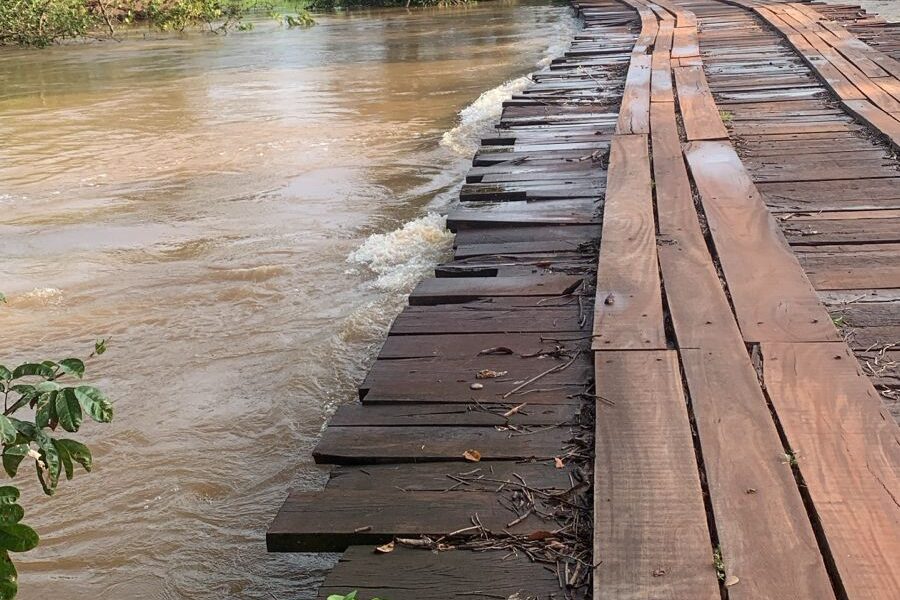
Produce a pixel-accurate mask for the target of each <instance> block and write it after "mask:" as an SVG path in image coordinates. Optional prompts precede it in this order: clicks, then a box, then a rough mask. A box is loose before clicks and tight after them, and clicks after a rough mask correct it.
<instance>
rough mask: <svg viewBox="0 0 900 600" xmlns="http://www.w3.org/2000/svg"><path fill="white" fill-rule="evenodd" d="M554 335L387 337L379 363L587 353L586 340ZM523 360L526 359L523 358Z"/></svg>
mask: <svg viewBox="0 0 900 600" xmlns="http://www.w3.org/2000/svg"><path fill="white" fill-rule="evenodd" d="M561 337H571V336H559V335H558V334H556V333H548V332H541V333H504V334H481V333H475V332H473V333H460V334H450V335H446V334H436V335H408V336H389V337H388V338H387V339H386V340H385V342H384V345H383V346H382V347H381V351H380V352H379V353H378V359H379V360H385V359H392V358H429V357H431V358H441V359H462V358H471V359H476V360H478V361H480V362H485V361H486V362H490V361H491V360H492V359H493V357H496V356H509V357H516V358H517V359H518V360H529V359H530V358H537V357H539V356H540V355H541V354H544V355H547V354H554V353H559V350H561V349H562V350H566V351H568V352H571V351H572V350H574V349H583V350H587V348H588V346H589V345H590V341H589V340H587V339H580V340H579V339H576V340H565V341H560V340H559V338H561ZM526 357H527V358H526Z"/></svg>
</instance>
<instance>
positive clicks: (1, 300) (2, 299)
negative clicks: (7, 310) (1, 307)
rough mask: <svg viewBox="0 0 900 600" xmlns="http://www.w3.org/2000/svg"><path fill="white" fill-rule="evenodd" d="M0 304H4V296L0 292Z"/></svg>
mask: <svg viewBox="0 0 900 600" xmlns="http://www.w3.org/2000/svg"><path fill="white" fill-rule="evenodd" d="M0 302H2V303H3V304H6V295H5V294H3V293H2V292H0Z"/></svg>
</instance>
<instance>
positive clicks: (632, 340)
mask: <svg viewBox="0 0 900 600" xmlns="http://www.w3.org/2000/svg"><path fill="white" fill-rule="evenodd" d="M576 9H577V10H578V12H579V14H580V16H581V17H582V18H583V20H584V28H583V30H581V31H580V32H578V33H577V34H576V36H575V39H574V41H573V43H572V46H571V48H570V50H569V51H568V52H567V53H566V54H565V56H563V57H560V58H558V59H556V60H555V61H554V62H553V64H551V65H550V66H549V68H547V69H545V70H543V71H541V72H538V73H535V74H534V76H533V80H534V82H533V83H532V84H531V85H530V86H529V87H528V88H527V89H526V90H524V91H523V92H522V93H521V94H518V95H516V96H514V97H513V98H512V99H511V100H510V101H508V102H506V104H505V109H504V112H503V116H502V118H501V120H500V123H499V124H498V127H497V129H496V134H495V135H493V136H492V137H490V138H487V139H485V140H483V143H482V147H481V149H480V150H479V152H478V154H477V155H476V156H475V159H474V166H473V167H472V169H471V171H470V172H469V174H468V177H467V180H466V184H465V185H464V186H463V189H462V192H461V202H460V204H459V206H458V207H457V208H456V209H454V210H453V211H452V212H451V213H450V215H449V217H448V225H449V227H450V228H451V229H453V230H454V231H455V232H456V245H455V251H454V257H453V260H452V261H450V262H448V263H446V264H443V265H441V266H440V267H438V269H437V270H436V273H435V278H433V279H428V280H425V281H423V282H422V283H421V284H420V285H419V286H418V287H417V288H416V289H415V291H414V292H413V293H412V295H411V296H410V299H409V307H408V308H406V310H404V311H403V313H402V314H401V315H400V316H399V317H398V318H397V320H396V322H395V323H394V325H393V327H392V329H391V331H390V335H389V336H388V338H387V340H386V342H385V344H384V347H383V348H382V350H381V353H380V355H379V357H378V359H377V361H376V362H375V364H374V365H373V367H372V369H371V371H370V372H369V374H368V376H367V377H366V380H365V381H364V382H363V384H362V385H361V386H360V400H361V402H359V403H353V404H347V405H344V406H341V407H340V409H339V410H338V411H337V412H336V414H335V415H334V417H333V418H332V420H331V423H330V425H329V427H328V428H327V430H326V431H325V432H324V434H323V436H322V439H321V441H320V443H319V445H318V447H317V448H316V451H315V458H316V460H317V462H320V463H325V464H330V465H334V467H333V470H332V471H331V476H330V479H329V481H328V484H327V486H326V487H325V489H324V490H322V491H313V492H309V491H296V492H294V493H292V494H291V495H290V497H289V498H288V499H287V501H286V502H285V504H284V506H283V507H282V508H281V510H280V511H279V513H278V515H277V517H276V518H275V521H274V522H273V524H272V525H271V528H270V530H269V532H268V535H267V541H268V546H269V549H270V550H272V551H282V552H332V551H338V552H344V554H343V557H342V558H341V560H340V562H339V563H338V565H337V566H336V568H335V569H334V570H333V571H332V572H331V574H330V575H329V576H328V578H327V580H326V581H325V584H324V585H323V587H322V589H321V590H320V591H319V598H325V597H327V596H328V595H329V594H335V593H341V594H345V593H347V592H349V591H351V590H355V589H356V590H359V591H360V593H359V597H360V598H361V599H362V600H369V599H370V598H373V597H381V598H385V599H387V600H446V599H451V598H452V599H473V598H499V599H506V600H515V599H517V600H525V599H528V598H534V599H545V598H556V599H563V598H588V597H592V598H595V599H597V600H606V599H609V600H627V599H663V598H665V599H672V600H720V599H723V598H727V599H730V600H743V599H747V600H827V599H834V600H897V599H898V598H900V504H898V502H900V476H898V468H900V445H898V444H900V430H898V426H897V422H896V418H897V417H898V416H900V410H898V408H900V402H898V399H900V396H898V393H900V372H898V363H900V172H898V166H900V162H898V160H897V157H896V155H895V154H894V150H895V149H896V148H897V147H898V145H900V62H898V61H897V57H900V28H897V27H894V28H891V27H889V26H887V25H886V24H884V23H883V22H881V21H879V20H878V19H876V18H874V17H871V16H869V15H866V14H865V13H864V12H863V11H861V10H859V9H856V8H854V7H849V6H842V7H829V6H824V5H817V4H805V3H799V2H776V1H774V0H770V1H764V0H653V1H651V0H621V1H619V0H584V1H580V2H577V3H576Z"/></svg>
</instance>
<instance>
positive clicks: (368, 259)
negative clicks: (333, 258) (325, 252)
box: [347, 213, 453, 291]
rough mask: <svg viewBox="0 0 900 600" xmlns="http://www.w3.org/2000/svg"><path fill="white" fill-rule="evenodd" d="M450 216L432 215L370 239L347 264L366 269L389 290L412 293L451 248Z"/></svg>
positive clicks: (376, 283) (348, 259) (377, 284)
mask: <svg viewBox="0 0 900 600" xmlns="http://www.w3.org/2000/svg"><path fill="white" fill-rule="evenodd" d="M452 242H453V234H452V233H450V232H449V231H447V217H444V216H441V215H438V214H435V213H429V214H427V215H425V216H424V217H420V218H418V219H415V220H414V221H410V222H408V223H406V224H405V225H403V227H401V228H399V229H395V230H394V231H391V232H388V233H380V234H375V235H372V236H369V238H368V239H366V241H365V242H363V244H362V246H360V247H359V248H358V249H357V250H355V251H354V252H353V253H351V254H350V256H349V257H348V258H347V262H349V263H350V264H352V265H356V266H361V267H365V268H366V269H368V270H369V271H371V272H372V273H375V274H376V275H377V276H378V278H377V280H376V281H375V285H376V286H377V287H379V288H381V289H386V290H401V291H409V290H410V289H411V288H412V287H413V286H414V285H415V284H416V282H418V281H419V280H420V279H421V278H422V277H424V276H425V275H427V274H428V273H429V271H431V269H433V268H434V265H435V264H436V263H437V262H438V261H439V260H440V259H441V257H442V256H443V255H444V254H445V253H446V252H447V251H448V250H449V249H450V245H451V243H452Z"/></svg>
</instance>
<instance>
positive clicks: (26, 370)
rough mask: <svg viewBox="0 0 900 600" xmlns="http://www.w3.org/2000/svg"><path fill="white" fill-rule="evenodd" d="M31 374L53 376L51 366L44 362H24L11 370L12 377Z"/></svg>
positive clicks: (16, 377)
mask: <svg viewBox="0 0 900 600" xmlns="http://www.w3.org/2000/svg"><path fill="white" fill-rule="evenodd" d="M31 375H37V376H39V377H53V368H52V367H49V366H47V365H44V364H38V363H25V364H22V365H19V366H18V367H16V368H15V369H14V370H13V379H18V378H19V377H29V376H31Z"/></svg>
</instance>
